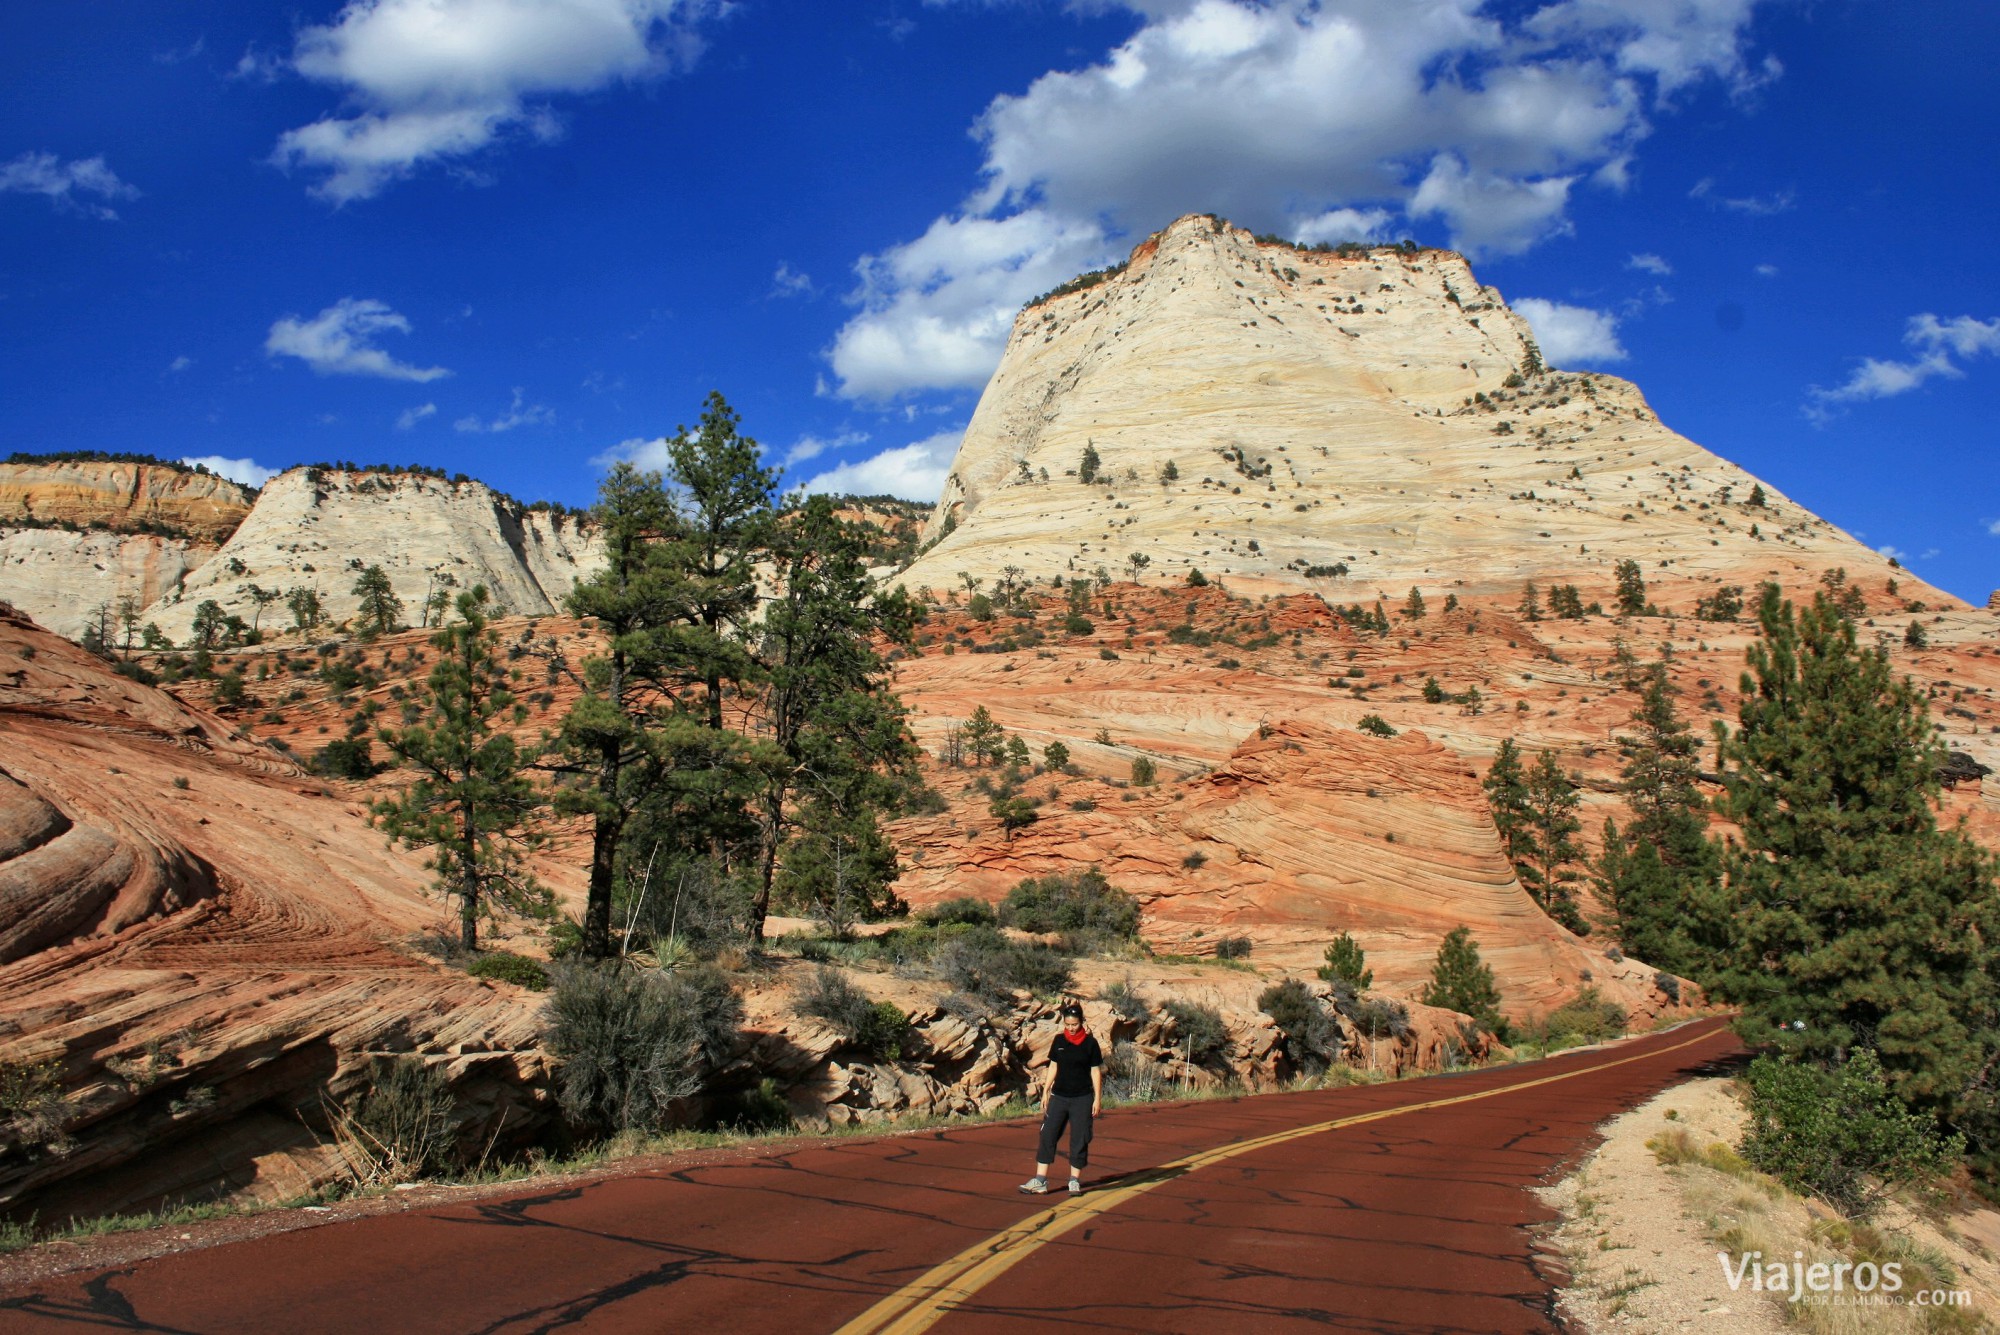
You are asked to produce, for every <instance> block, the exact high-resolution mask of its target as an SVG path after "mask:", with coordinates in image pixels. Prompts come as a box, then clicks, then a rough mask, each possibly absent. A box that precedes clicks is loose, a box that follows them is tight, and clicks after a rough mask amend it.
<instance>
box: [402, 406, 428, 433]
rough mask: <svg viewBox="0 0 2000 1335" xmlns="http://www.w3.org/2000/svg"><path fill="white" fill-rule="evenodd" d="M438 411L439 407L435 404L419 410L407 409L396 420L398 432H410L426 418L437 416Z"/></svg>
mask: <svg viewBox="0 0 2000 1335" xmlns="http://www.w3.org/2000/svg"><path fill="white" fill-rule="evenodd" d="M437 410H438V406H437V405H436V404H435V403H426V404H424V405H423V406H422V407H419V408H405V409H403V411H402V413H401V414H400V415H398V416H397V418H396V430H398V431H408V430H409V429H410V428H411V427H413V426H415V425H416V424H417V423H419V422H421V421H423V420H424V419H425V418H426V417H435V416H437Z"/></svg>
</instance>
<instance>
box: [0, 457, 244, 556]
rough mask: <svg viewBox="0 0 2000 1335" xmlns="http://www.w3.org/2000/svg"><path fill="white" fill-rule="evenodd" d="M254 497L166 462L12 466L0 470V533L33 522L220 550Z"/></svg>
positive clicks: (58, 461)
mask: <svg viewBox="0 0 2000 1335" xmlns="http://www.w3.org/2000/svg"><path fill="white" fill-rule="evenodd" d="M255 499H256V493H255V492H254V491H252V490H251V489H250V488H247V487H244V486H242V485H241V484H239V483H235V482H231V481H230V480H229V479H228V478H226V477H220V476H218V475H216V474H214V473H210V472H206V471H202V470H197V469H192V468H185V467H182V466H180V465H178V464H170V463H165V462H153V463H133V462H126V461H120V460H116V459H84V458H79V459H63V458H58V457H51V458H47V459H35V458H26V459H17V461H14V462H8V463H0V527H6V526H8V525H10V524H16V523H22V522H32V523H38V524H75V525H78V526H80V527H86V528H87V527H91V526H93V525H94V526H100V527H104V528H110V529H116V530H118V531H121V532H136V531H138V530H139V529H140V528H142V527H146V526H151V527H154V528H158V529H168V530H172V531H173V532H175V533H178V534H181V535H184V536H186V537H189V538H194V539H198V540H201V541H204V542H208V543H219V542H221V541H222V540H223V539H225V538H227V537H228V536H229V535H230V534H231V533H233V532H235V531H236V526H237V525H238V524H240V523H242V522H243V516H245V515H247V514H249V513H250V505H251V502H252V501H254V500H255Z"/></svg>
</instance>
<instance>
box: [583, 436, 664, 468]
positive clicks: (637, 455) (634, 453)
mask: <svg viewBox="0 0 2000 1335" xmlns="http://www.w3.org/2000/svg"><path fill="white" fill-rule="evenodd" d="M590 463H591V467H593V468H609V467H611V465H613V464H631V465H632V466H633V467H634V468H637V469H639V470H641V471H642V472H648V473H664V472H666V471H667V463H668V458H667V438H666V437H665V436H654V437H652V438H651V439H648V438H646V437H644V436H633V437H631V438H630V439H627V440H621V441H619V442H618V443H617V444H616V445H613V446H612V447H611V448H610V449H608V450H602V451H599V452H598V453H597V454H594V455H592V456H591V457H590Z"/></svg>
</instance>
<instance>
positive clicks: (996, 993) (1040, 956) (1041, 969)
mask: <svg viewBox="0 0 2000 1335" xmlns="http://www.w3.org/2000/svg"><path fill="white" fill-rule="evenodd" d="M931 967H932V968H934V969H935V970H936V971H937V975H938V977H940V978H942V979H943V980H944V981H945V982H947V983H949V984H950V985H951V986H952V987H955V988H957V989H958V990H959V991H961V992H969V993H971V994H972V995H974V996H977V997H988V998H993V999H999V998H1002V997H1005V996H1007V995H1008V994H1010V993H1012V992H1016V991H1022V992H1030V993H1033V994H1035V995H1037V996H1055V995H1058V994H1060V993H1062V992H1066V991H1068V990H1069V987H1070V983H1071V981H1072V979H1073V977H1074V971H1073V970H1072V968H1071V965H1070V961H1069V960H1068V959H1067V958H1065V957H1064V956H1063V955H1062V954H1060V953H1059V952H1057V951H1054V950H1051V949H1049V948H1048V947H1047V946H1041V945H1032V944H1019V943H1016V942H1012V941H1009V940H1008V939H1007V938H1006V937H1004V936H1002V935H1001V934H1000V933H999V932H997V931H995V930H994V929H992V928H990V927H967V928H961V929H959V930H958V931H957V932H955V933H952V934H950V935H949V936H946V937H944V938H943V939H942V940H940V941H939V943H938V945H937V947H936V949H935V950H934V951H933V952H932V954H931Z"/></svg>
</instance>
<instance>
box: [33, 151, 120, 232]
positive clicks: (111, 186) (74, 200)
mask: <svg viewBox="0 0 2000 1335" xmlns="http://www.w3.org/2000/svg"><path fill="white" fill-rule="evenodd" d="M5 194H14V195H43V196H46V197H47V198H48V201H49V203H51V204H53V205H54V206H55V207H56V208H57V209H60V210H63V211H65V212H69V213H81V214H84V215H86V216H87V217H91V218H102V219H104V220H105V221H106V222H109V221H111V220H113V219H115V218H117V216H118V210H116V209H114V208H112V207H111V206H110V205H109V204H107V203H104V202H103V201H105V200H110V199H137V198H138V197H139V191H138V190H137V188H135V187H133V186H130V185H127V184H126V183H125V182H123V181H121V180H119V179H118V174H117V173H116V172H114V171H112V170H111V168H109V167H107V166H105V165H104V159H103V158H101V157H95V158H79V159H77V160H76V161H74V162H64V161H63V160H62V159H61V158H59V157H57V156H56V155H55V154H53V153H23V154H21V156H19V157H17V158H15V159H13V160H12V161H10V162H4V163H0V195H5ZM85 196H91V198H85Z"/></svg>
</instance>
